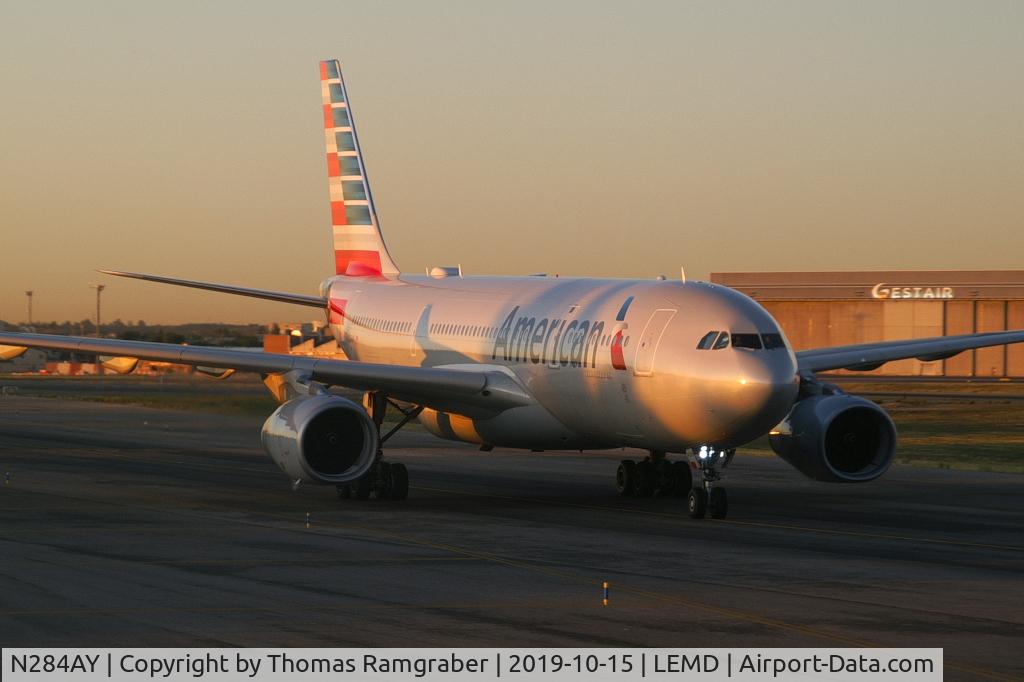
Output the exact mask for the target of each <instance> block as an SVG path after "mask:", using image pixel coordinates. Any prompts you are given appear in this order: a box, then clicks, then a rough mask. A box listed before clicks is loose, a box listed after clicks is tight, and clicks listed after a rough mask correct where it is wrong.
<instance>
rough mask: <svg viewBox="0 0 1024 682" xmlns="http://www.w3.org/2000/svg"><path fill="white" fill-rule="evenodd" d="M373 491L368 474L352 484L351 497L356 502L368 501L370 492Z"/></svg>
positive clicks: (371, 481)
mask: <svg viewBox="0 0 1024 682" xmlns="http://www.w3.org/2000/svg"><path fill="white" fill-rule="evenodd" d="M372 490H373V479H372V478H371V477H370V475H369V474H364V475H363V477H362V478H359V479H357V480H356V481H355V482H354V483H352V497H354V498H356V499H357V500H368V499H370V492H371V491H372Z"/></svg>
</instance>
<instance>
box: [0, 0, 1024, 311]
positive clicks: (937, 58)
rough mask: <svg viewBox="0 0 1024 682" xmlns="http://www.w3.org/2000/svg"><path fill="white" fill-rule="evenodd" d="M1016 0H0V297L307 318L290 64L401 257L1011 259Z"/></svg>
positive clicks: (1018, 43)
mask: <svg viewBox="0 0 1024 682" xmlns="http://www.w3.org/2000/svg"><path fill="white" fill-rule="evenodd" d="M1022 26H1024V3H1022V2H1019V1H1012V2H995V1H989V2H956V3H953V2H938V1H928V2H911V1H904V2H898V3H893V2H847V3H837V2H822V1H820V0H815V1H810V2H726V1H722V0H714V1H709V2H629V3H593V2H582V1H577V2H553V1H550V0H548V1H545V2H515V3H501V4H497V3H481V2H442V3H422V2H409V3H397V2H343V1H337V0H334V1H332V2H322V3H313V2H294V3H259V2H237V3H234V2H216V3H206V2H174V3H168V2H161V3H145V2H124V3H115V2H102V3H80V2H74V3H72V2H67V3H61V2H53V3H11V2H8V3H5V5H4V8H3V12H2V13H0V88H2V93H3V94H2V101H3V117H2V125H0V183H2V191H0V226H2V227H0V230H2V232H0V234H2V240H0V254H2V258H0V319H4V320H8V321H11V322H17V321H21V320H24V319H25V316H26V315H25V296H24V291H25V290H26V289H33V290H34V291H35V292H36V295H35V306H34V307H35V317H36V319H37V320H65V319H71V320H80V319H83V318H86V317H89V316H91V315H92V314H93V301H94V293H93V291H92V290H90V289H89V284H91V283H95V282H104V283H106V284H108V285H109V286H108V289H107V291H106V292H105V294H104V310H105V312H104V318H105V319H107V320H112V319H114V318H121V319H123V320H137V319H139V318H142V319H145V320H146V321H147V322H148V323H151V324H152V323H157V322H180V321H228V322H242V321H269V320H291V319H307V318H310V319H311V318H312V317H313V316H315V315H316V313H315V312H314V311H312V310H311V309H308V308H296V307H294V306H287V305H283V304H274V303H267V302H258V301H249V300H246V299H238V298H235V297H231V296H225V295H220V294H213V293H204V292H197V291H192V290H179V289H174V288H169V287H162V286H159V285H154V284H147V283H142V282H134V281H129V280H115V279H113V278H109V277H102V276H100V275H98V274H96V273H95V272H93V270H94V269H95V268H115V269H125V270H135V271H140V272H152V273H156V274H165V275H172V276H181V277H189V278H195V279H205V280H209V281H217V282H225V283H232V284H240V285H246V286H255V287H263V288H270V289H281V290H286V291H296V292H300V293H314V292H315V290H316V285H317V283H318V282H319V281H320V280H321V279H322V278H323V277H325V276H327V275H329V274H332V265H333V260H332V250H331V229H330V217H329V210H328V197H327V180H326V170H325V162H324V150H323V134H322V130H321V125H322V114H321V109H320V90H319V83H318V69H317V60H319V59H326V58H334V57H337V58H339V59H340V60H341V62H342V66H343V68H344V71H345V77H346V80H347V83H348V89H349V93H350V96H351V100H352V107H353V111H354V114H355V117H356V121H357V123H358V125H359V133H360V139H361V142H362V145H363V150H364V153H365V154H366V161H367V168H368V171H369V176H370V182H371V184H372V187H373V190H374V195H375V198H376V202H377V208H378V211H379V213H380V218H381V222H382V226H383V228H384V234H385V237H386V239H387V241H388V246H389V248H390V250H391V252H392V255H393V256H394V257H395V260H396V261H397V263H398V264H399V266H400V267H402V269H403V270H406V271H409V272H414V273H421V272H423V269H424V267H425V266H432V265H455V264H459V263H461V264H462V266H463V269H464V270H465V271H466V272H467V273H470V274H527V273H532V272H548V273H561V274H565V275H598V276H610V277H654V276H656V275H658V274H666V275H668V276H670V277H672V276H678V273H679V268H680V266H685V268H686V271H687V274H688V275H689V276H690V277H691V278H706V277H707V275H708V273H709V272H711V271H731V270H801V269H805V270H806V269H813V270H829V269H855V270H860V269H901V268H906V269H929V268H936V269H938V268H941V269H975V268H1024V39H1022V38H1021V35H1022V34H1021V28H1022Z"/></svg>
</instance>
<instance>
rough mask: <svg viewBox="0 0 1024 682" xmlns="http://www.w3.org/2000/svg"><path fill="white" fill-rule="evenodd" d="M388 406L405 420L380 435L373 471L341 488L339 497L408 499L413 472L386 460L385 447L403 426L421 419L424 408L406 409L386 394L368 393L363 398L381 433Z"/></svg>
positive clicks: (345, 498)
mask: <svg viewBox="0 0 1024 682" xmlns="http://www.w3.org/2000/svg"><path fill="white" fill-rule="evenodd" d="M388 404H390V405H391V406H392V407H394V408H395V409H396V410H398V411H399V412H401V413H402V419H401V420H400V421H399V422H398V424H396V425H395V426H394V427H392V428H391V430H390V431H388V432H387V433H385V434H384V435H382V436H380V439H379V441H378V442H379V444H380V446H379V447H378V448H377V455H376V457H375V459H374V461H373V464H372V465H371V466H370V470H369V471H367V472H366V473H365V474H363V476H362V477H360V478H358V479H356V480H355V481H352V482H351V483H343V484H340V485H338V486H337V489H338V497H340V498H341V499H343V500H347V499H350V498H355V499H357V500H368V499H370V498H371V497H374V498H376V499H378V500H404V499H405V498H407V497H408V496H409V470H408V469H406V467H405V465H404V464H402V463H401V462H388V461H385V460H384V448H383V445H384V443H386V442H387V440H388V439H389V438H391V436H393V435H395V434H396V433H398V431H399V430H400V429H401V428H402V427H403V426H405V425H406V424H408V423H409V422H410V421H412V420H413V419H415V418H416V417H418V416H419V414H420V412H422V411H423V408H422V407H418V406H417V407H408V408H406V407H402V406H401V405H399V404H398V403H396V402H394V401H392V400H390V399H388V397H387V396H386V395H384V394H383V393H379V392H371V393H367V394H366V395H365V396H364V397H363V407H365V408H366V412H367V413H368V414H369V415H370V418H371V419H373V423H374V424H376V425H377V433H378V434H379V433H380V431H381V426H382V425H383V424H384V413H385V412H386V411H387V406H388Z"/></svg>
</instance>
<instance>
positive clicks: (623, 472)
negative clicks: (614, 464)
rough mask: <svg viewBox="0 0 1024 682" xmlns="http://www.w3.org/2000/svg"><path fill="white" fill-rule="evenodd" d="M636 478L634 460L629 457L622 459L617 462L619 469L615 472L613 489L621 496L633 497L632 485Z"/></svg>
mask: <svg viewBox="0 0 1024 682" xmlns="http://www.w3.org/2000/svg"><path fill="white" fill-rule="evenodd" d="M635 479H636V462H634V461H633V460H631V459H624V460H622V461H621V462H619V469H618V471H616V472H615V489H616V490H618V491H619V495H622V496H623V497H633V486H634V481H635Z"/></svg>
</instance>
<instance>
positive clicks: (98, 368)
mask: <svg viewBox="0 0 1024 682" xmlns="http://www.w3.org/2000/svg"><path fill="white" fill-rule="evenodd" d="M89 287H90V288H92V289H95V290H96V338H97V339H98V338H100V294H102V293H103V290H104V289H106V288H107V285H106V284H90V285H89ZM96 374H103V363H102V362H100V356H99V354H97V355H96Z"/></svg>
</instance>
